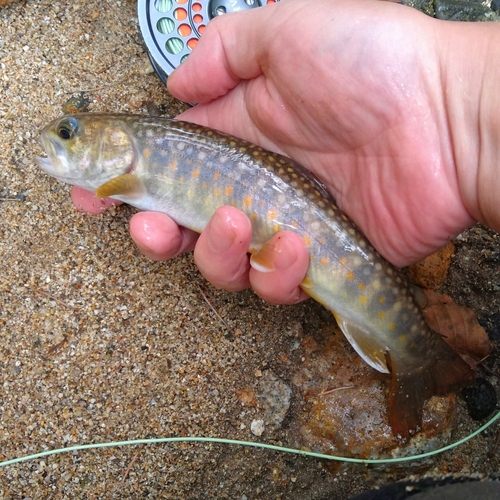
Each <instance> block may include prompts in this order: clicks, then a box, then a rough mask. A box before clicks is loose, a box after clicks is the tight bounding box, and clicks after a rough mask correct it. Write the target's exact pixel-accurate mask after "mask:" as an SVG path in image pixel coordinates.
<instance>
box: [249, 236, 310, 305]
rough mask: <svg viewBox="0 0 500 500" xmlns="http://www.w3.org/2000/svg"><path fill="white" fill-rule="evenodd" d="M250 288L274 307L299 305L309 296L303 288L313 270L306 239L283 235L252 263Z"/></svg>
mask: <svg viewBox="0 0 500 500" xmlns="http://www.w3.org/2000/svg"><path fill="white" fill-rule="evenodd" d="M250 263H251V266H252V269H251V270H250V284H251V286H252V288H253V289H254V290H255V292H256V293H257V295H259V297H261V298H263V299H264V300H267V301H268V302H271V303H273V304H296V303H297V302H300V301H302V300H305V299H307V298H308V297H309V296H308V295H307V294H306V293H305V292H304V291H303V290H302V289H301V288H300V286H299V285H300V283H301V282H302V280H303V279H304V277H305V275H306V273H307V268H308V266H309V254H308V252H307V248H306V245H305V244H304V241H303V240H302V238H301V237H300V236H299V235H297V234H295V233H293V232H291V231H281V232H280V233H278V234H276V235H275V236H273V237H272V238H271V239H270V240H269V241H268V242H266V244H265V245H264V246H263V247H262V248H261V249H260V250H259V251H258V252H256V253H254V254H253V255H252V257H251V259H250Z"/></svg>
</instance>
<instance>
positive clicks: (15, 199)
mask: <svg viewBox="0 0 500 500" xmlns="http://www.w3.org/2000/svg"><path fill="white" fill-rule="evenodd" d="M0 201H26V200H23V199H21V198H15V197H13V198H8V197H6V196H0Z"/></svg>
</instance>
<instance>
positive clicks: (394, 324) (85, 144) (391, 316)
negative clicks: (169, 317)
mask: <svg viewBox="0 0 500 500" xmlns="http://www.w3.org/2000/svg"><path fill="white" fill-rule="evenodd" d="M41 141H42V144H43V146H44V148H45V150H46V152H47V154H48V158H38V159H37V162H38V164H39V165H40V167H41V168H42V169H43V170H45V171H46V172H47V173H49V174H50V175H53V176H55V177H56V178H58V179H60V180H62V181H65V182H69V183H71V184H74V185H78V186H80V187H83V188H86V189H89V190H92V191H95V192H96V195H97V196H99V197H105V196H109V197H112V198H115V199H117V200H121V201H124V202H126V203H129V204H131V205H134V206H136V207H137V208H139V209H141V210H152V211H158V212H163V213H166V214H167V215H169V216H170V217H171V218H172V219H174V220H175V221H176V222H177V223H178V224H180V225H182V226H185V227H188V228H190V229H193V230H195V231H198V232H201V231H202V230H203V229H204V228H205V227H206V225H207V224H208V222H209V220H210V218H211V216H212V215H213V213H214V212H215V210H216V209H217V208H218V207H220V206H223V205H230V206H233V207H236V208H238V209H240V210H241V211H243V212H244V213H245V214H246V215H247V216H248V218H249V220H250V222H251V225H252V242H251V246H250V249H249V250H250V252H251V253H252V257H251V262H252V265H253V266H254V267H256V268H257V269H261V270H270V269H272V264H271V263H270V262H269V259H268V258H267V255H268V251H269V248H268V247H266V245H268V243H267V241H268V240H269V238H270V237H271V236H273V235H275V234H277V233H279V232H280V231H282V230H291V231H294V232H296V233H297V234H299V235H300V236H301V237H302V239H303V241H304V244H305V245H306V247H307V250H308V252H309V268H308V271H307V275H306V277H305V278H304V280H303V282H302V285H301V286H302V288H303V289H304V290H305V291H306V292H307V293H308V294H309V295H310V296H311V297H312V298H314V299H315V300H317V301H318V302H320V303H321V304H323V305H324V306H325V307H326V308H328V309H329V310H330V311H332V312H333V314H334V315H335V318H336V319H337V322H338V323H339V326H340V328H341V329H342V331H343V332H344V334H345V335H346V337H347V339H348V340H349V341H350V343H351V344H352V345H353V347H354V348H355V349H356V351H357V352H358V353H359V354H360V355H361V356H362V358H363V359H364V360H365V361H366V362H367V363H368V364H370V365H371V366H372V367H373V368H375V369H377V370H379V371H381V372H386V373H391V375H392V377H391V390H390V402H389V422H390V424H391V427H392V429H393V432H394V433H395V435H398V436H400V437H402V438H407V437H409V435H410V434H412V433H413V432H414V431H415V430H416V429H417V428H418V427H419V426H420V425H421V418H422V406H423V403H424V401H425V400H426V399H428V398H429V397H431V396H432V395H434V394H444V393H447V392H450V391H452V390H455V389H456V388H457V387H459V386H460V385H461V384H463V383H464V381H468V380H470V378H471V370H470V368H469V367H468V365H467V364H466V363H465V362H464V361H463V360H462V359H461V358H460V357H459V356H458V355H457V354H455V353H454V352H453V351H452V349H451V348H450V347H449V346H448V345H447V344H446V343H445V342H444V341H443V340H442V338H441V337H440V336H439V335H437V334H435V333H434V332H432V331H431V330H430V329H429V327H428V326H427V325H426V323H425V321H424V319H423V317H422V314H421V312H420V310H419V309H418V307H417V306H416V303H415V301H414V299H413V296H412V295H411V293H410V289H409V287H408V286H407V284H406V283H405V282H404V280H403V279H402V278H401V277H400V276H399V274H398V272H397V271H396V270H395V269H394V268H393V267H392V266H391V265H390V264H389V263H388V262H387V261H385V260H384V259H383V258H382V257H381V256H380V255H379V254H378V253H377V252H376V250H375V249H374V248H373V247H372V246H371V244H370V243H369V242H368V240H367V239H366V238H365V237H364V236H363V235H362V234H361V232H360V231H359V230H358V229H357V227H356V226H355V225H354V223H352V222H351V221H350V220H349V219H348V217H346V215H344V214H343V213H342V212H341V211H340V210H339V209H338V207H337V206H336V204H335V202H334V201H333V199H332V198H331V197H330V195H329V194H328V192H327V191H326V189H325V188H324V186H323V185H322V184H321V183H320V182H319V181H318V180H317V179H316V178H315V177H314V176H313V175H312V174H311V173H310V172H309V171H307V170H306V169H305V168H303V167H302V166H300V165H298V164H297V163H295V162H293V161H292V160H290V159H289V158H287V157H284V156H281V155H279V154H276V153H272V152H270V151H266V150H264V149H262V148H260V147H258V146H256V145H254V144H251V143H249V142H246V141H243V140H241V139H237V138H235V137H233V136H230V135H228V134H224V133H222V132H218V131H215V130H212V129H209V128H206V127H202V126H200V125H196V124H192V123H188V122H182V121H178V120H170V119H159V118H156V117H155V118H152V117H144V116H136V115H119V114H116V115H115V114H92V113H88V114H84V113H82V114H78V115H68V116H65V117H62V118H59V119H57V120H55V121H53V122H52V123H51V124H49V125H48V126H47V127H45V129H44V130H43V131H42V134H41Z"/></svg>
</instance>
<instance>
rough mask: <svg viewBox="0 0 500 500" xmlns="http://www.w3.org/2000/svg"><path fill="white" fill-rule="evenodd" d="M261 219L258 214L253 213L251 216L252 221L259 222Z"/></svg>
mask: <svg viewBox="0 0 500 500" xmlns="http://www.w3.org/2000/svg"><path fill="white" fill-rule="evenodd" d="M258 218H259V216H258V215H257V214H256V213H253V214H252V215H251V216H250V219H252V220H257V219H258Z"/></svg>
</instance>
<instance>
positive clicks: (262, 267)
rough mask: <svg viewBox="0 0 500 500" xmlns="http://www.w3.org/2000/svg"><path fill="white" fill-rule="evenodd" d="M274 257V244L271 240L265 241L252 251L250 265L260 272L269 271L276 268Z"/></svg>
mask: <svg viewBox="0 0 500 500" xmlns="http://www.w3.org/2000/svg"><path fill="white" fill-rule="evenodd" d="M275 259H276V245H274V243H273V242H272V241H266V243H264V245H263V246H262V247H261V248H259V250H256V251H255V252H254V253H252V255H251V257H250V265H251V266H252V267H253V268H254V269H256V270H257V271H260V272H261V273H270V272H271V271H274V270H275V269H276V268H275V266H274V261H275Z"/></svg>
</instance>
